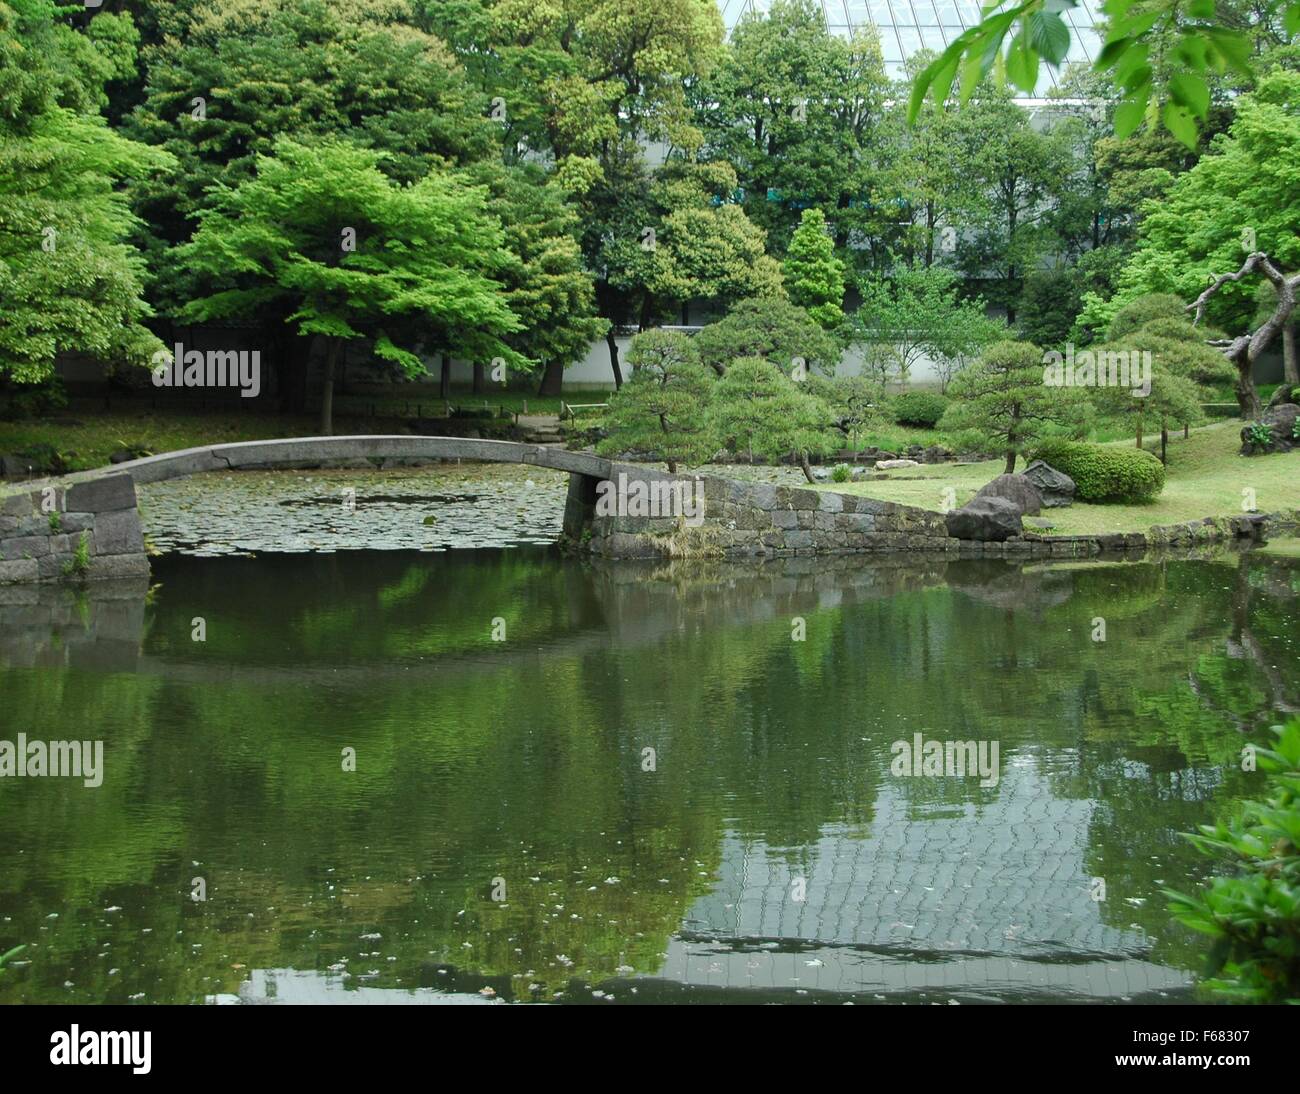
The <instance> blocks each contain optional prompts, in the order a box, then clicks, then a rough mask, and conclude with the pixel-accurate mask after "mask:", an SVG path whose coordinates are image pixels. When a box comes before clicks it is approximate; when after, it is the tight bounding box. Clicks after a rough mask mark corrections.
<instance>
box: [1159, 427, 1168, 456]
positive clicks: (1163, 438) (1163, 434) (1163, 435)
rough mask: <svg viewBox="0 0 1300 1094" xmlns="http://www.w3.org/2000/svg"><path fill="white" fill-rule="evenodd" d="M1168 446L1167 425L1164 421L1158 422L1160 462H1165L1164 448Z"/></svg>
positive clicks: (1165, 453)
mask: <svg viewBox="0 0 1300 1094" xmlns="http://www.w3.org/2000/svg"><path fill="white" fill-rule="evenodd" d="M1168 448H1169V425H1168V423H1166V422H1161V423H1160V462H1161V463H1164V464H1167V463H1168V462H1169V460H1168V459H1167V458H1166V455H1167V452H1166V450H1167V449H1168Z"/></svg>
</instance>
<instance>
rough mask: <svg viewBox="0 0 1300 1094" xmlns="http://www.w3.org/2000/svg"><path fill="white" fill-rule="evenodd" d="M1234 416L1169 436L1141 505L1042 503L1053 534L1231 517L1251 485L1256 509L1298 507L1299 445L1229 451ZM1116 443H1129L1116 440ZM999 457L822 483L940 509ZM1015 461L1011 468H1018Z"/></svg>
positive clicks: (1233, 443) (988, 474)
mask: <svg viewBox="0 0 1300 1094" xmlns="http://www.w3.org/2000/svg"><path fill="white" fill-rule="evenodd" d="M1240 430H1241V423H1240V422H1236V421H1232V422H1220V423H1216V424H1214V425H1208V426H1205V427H1203V428H1201V429H1196V430H1193V431H1192V435H1191V437H1190V438H1188V439H1187V440H1184V439H1183V437H1182V434H1178V435H1177V436H1171V437H1170V439H1169V466H1168V468H1167V478H1166V482H1165V488H1164V491H1163V492H1162V493H1161V495H1160V497H1159V498H1157V499H1156V500H1155V501H1154V502H1152V503H1150V504H1149V505H1086V504H1082V503H1075V504H1074V505H1072V506H1070V507H1068V508H1065V509H1046V510H1044V511H1043V514H1042V515H1043V517H1044V518H1045V519H1048V520H1051V521H1052V522H1053V523H1054V524H1055V527H1054V528H1053V529H1052V531H1053V532H1054V533H1058V534H1063V535H1070V534H1082V533H1092V532H1142V531H1145V530H1146V529H1148V528H1150V527H1152V526H1153V525H1158V524H1178V523H1181V522H1183V521H1188V520H1199V519H1200V518H1201V517H1213V516H1235V515H1237V514H1240V513H1241V512H1242V507H1241V506H1242V490H1244V489H1246V488H1247V487H1249V488H1251V489H1253V490H1254V491H1255V503H1256V507H1257V508H1258V509H1260V510H1261V511H1263V512H1271V511H1273V510H1277V509H1293V508H1296V507H1300V452H1286V453H1275V454H1274V455H1271V456H1252V457H1251V458H1250V459H1246V458H1245V457H1243V456H1238V455H1237V449H1238V446H1239V444H1240ZM1114 443H1116V444H1125V443H1128V444H1131V443H1132V441H1127V442H1125V441H1118V442H1114ZM1002 467H1003V461H1002V460H989V461H986V462H984V463H975V464H966V465H961V466H958V465H956V464H932V465H927V466H923V467H911V468H900V469H899V470H896V471H891V472H888V474H889V475H890V478H889V479H888V480H887V481H873V482H859V483H846V484H842V485H835V484H831V485H830V486H828V487H827V489H832V490H841V491H843V492H845V493H851V494H863V495H866V496H867V497H872V498H878V499H880V500H881V501H895V502H900V503H902V504H905V505H916V506H920V507H921V508H924V509H940V508H941V507H942V504H943V497H944V495H943V491H944V490H945V488H948V487H951V488H952V490H953V491H954V493H955V495H956V504H957V505H964V504H965V503H966V502H968V501H970V499H971V497H972V496H974V494H975V491H976V490H978V489H979V488H980V487H981V486H983V485H984V484H985V483H987V482H988V481H989V480H990V479H992V478H994V477H995V476H996V475H999V474H1001V473H1002ZM1023 469H1024V466H1023V464H1017V470H1023Z"/></svg>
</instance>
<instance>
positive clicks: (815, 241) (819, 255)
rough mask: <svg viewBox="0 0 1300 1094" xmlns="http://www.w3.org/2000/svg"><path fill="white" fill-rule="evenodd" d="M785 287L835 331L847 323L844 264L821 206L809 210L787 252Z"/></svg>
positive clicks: (795, 299)
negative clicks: (841, 306)
mask: <svg viewBox="0 0 1300 1094" xmlns="http://www.w3.org/2000/svg"><path fill="white" fill-rule="evenodd" d="M783 269H784V273H785V286H786V291H787V292H788V293H789V294H790V299H791V300H792V301H793V302H794V303H796V304H798V305H800V306H801V307H804V308H807V309H808V314H809V315H811V316H812V317H813V318H814V319H815V320H817V322H818V323H820V324H821V325H822V326H823V327H824V328H826V329H827V330H833V329H835V328H836V327H838V326H839V325H840V324H841V323H843V322H844V312H843V311H842V310H841V309H840V304H841V303H842V302H843V300H844V264H843V263H842V262H840V260H839V259H838V258H836V257H835V243H834V241H833V240H832V239H831V237H830V235H829V234H828V233H827V231H826V217H825V216H824V215H823V214H822V211H821V210H820V209H805V210H804V212H803V216H802V217H800V218H799V227H798V228H796V229H795V230H794V235H793V236H792V237H791V238H790V247H789V249H788V250H787V251H786V255H785V264H784V267H783Z"/></svg>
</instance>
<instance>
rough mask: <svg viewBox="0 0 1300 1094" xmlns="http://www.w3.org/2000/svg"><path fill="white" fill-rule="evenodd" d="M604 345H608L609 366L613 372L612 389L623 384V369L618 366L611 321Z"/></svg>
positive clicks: (616, 345)
mask: <svg viewBox="0 0 1300 1094" xmlns="http://www.w3.org/2000/svg"><path fill="white" fill-rule="evenodd" d="M605 345H607V346H609V367H610V368H611V369H612V370H613V372H614V390H615V391H617V390H618V389H619V388H621V387H622V386H623V370H622V369H621V368H619V367H618V339H616V338H615V337H614V325H613V324H612V323H611V324H610V327H609V330H607V331H606V332H605Z"/></svg>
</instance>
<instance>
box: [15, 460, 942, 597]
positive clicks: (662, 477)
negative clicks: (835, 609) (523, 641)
mask: <svg viewBox="0 0 1300 1094" xmlns="http://www.w3.org/2000/svg"><path fill="white" fill-rule="evenodd" d="M362 460H364V461H368V462H370V463H371V464H373V465H374V466H376V467H384V466H396V465H407V464H410V463H411V462H412V461H425V460H475V461H487V462H492V463H518V464H527V465H531V466H535V467H547V468H552V469H554V470H556V471H567V472H568V473H569V494H568V499H567V501H566V504H565V510H564V538H565V540H566V541H567V542H568V543H569V544H570V545H572V546H574V547H576V548H577V549H580V550H583V551H587V552H590V553H591V554H594V555H599V556H602V557H606V558H669V559H671V558H691V557H706V558H728V557H742V556H743V557H754V556H760V557H761V556H772V557H778V556H791V555H812V554H846V553H851V552H859V551H896V550H956V549H957V547H958V541H957V540H955V539H952V538H950V537H949V536H948V532H947V528H946V526H945V524H944V518H943V517H942V516H941V515H940V514H939V513H932V512H929V511H927V510H924V509H915V508H912V507H910V506H905V505H895V504H892V503H889V502H881V501H876V500H874V499H872V498H864V497H857V496H854V495H848V494H839V493H834V492H832V491H822V490H805V489H797V488H793V487H784V486H772V485H768V484H764V483H752V482H739V481H736V480H734V479H725V478H718V477H716V476H687V475H671V474H668V473H666V472H663V471H657V470H655V469H653V468H649V467H644V466H641V465H638V464H627V463H618V462H615V461H612V460H607V459H603V458H601V457H599V456H595V455H592V454H590V453H587V452H571V451H567V450H565V449H563V448H559V447H556V446H548V445H536V444H522V443H518V442H515V441H489V440H477V439H471V438H459V437H423V436H383V435H379V436H352V437H295V438H288V439H285V440H268V441H245V442H240V443H235V444H212V445H203V446H202V447H199V448H187V449H183V450H181V451H177V452H164V453H162V454H161V455H157V456H147V457H145V458H143V459H138V460H131V461H129V462H126V463H120V464H115V465H112V466H109V467H103V468H97V469H95V470H93V471H83V472H79V473H77V474H73V475H68V476H64V477H60V478H51V479H44V480H39V481H35V482H24V483H12V484H8V485H0V584H13V583H27V582H37V581H60V580H84V579H107V578H121V577H137V576H143V575H147V574H148V572H149V563H148V558H147V556H146V554H145V548H144V536H143V532H142V530H141V526H140V517H139V513H138V511H137V508H136V492H135V488H136V485H137V484H148V483H152V482H160V481H162V480H164V479H173V478H179V477H181V476H184V475H195V474H200V473H202V472H207V471H236V470H263V469H270V468H320V467H332V466H343V465H353V466H355V464H356V463H357V462H358V461H362Z"/></svg>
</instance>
